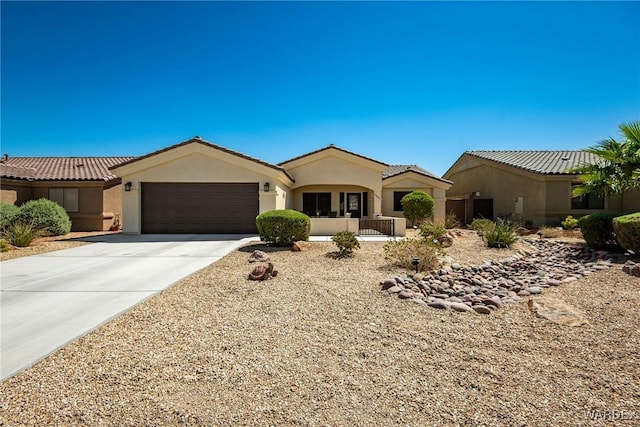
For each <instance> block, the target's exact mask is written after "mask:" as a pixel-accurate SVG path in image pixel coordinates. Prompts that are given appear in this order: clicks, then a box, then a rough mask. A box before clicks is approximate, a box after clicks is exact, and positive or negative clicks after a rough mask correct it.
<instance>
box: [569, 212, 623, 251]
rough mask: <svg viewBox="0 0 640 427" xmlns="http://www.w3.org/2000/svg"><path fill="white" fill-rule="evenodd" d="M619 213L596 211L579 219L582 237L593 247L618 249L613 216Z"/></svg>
mask: <svg viewBox="0 0 640 427" xmlns="http://www.w3.org/2000/svg"><path fill="white" fill-rule="evenodd" d="M617 216H618V215H617V214H606V213H594V214H590V215H586V216H583V217H582V218H580V219H579V220H578V225H579V226H580V231H581V232H582V237H584V240H585V242H587V245H588V246H589V247H590V248H591V249H618V248H619V246H618V241H617V240H616V235H615V234H614V232H613V218H615V217H617Z"/></svg>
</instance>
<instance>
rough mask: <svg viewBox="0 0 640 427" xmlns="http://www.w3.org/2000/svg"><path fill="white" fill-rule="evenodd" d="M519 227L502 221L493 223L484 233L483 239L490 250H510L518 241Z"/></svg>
mask: <svg viewBox="0 0 640 427" xmlns="http://www.w3.org/2000/svg"><path fill="white" fill-rule="evenodd" d="M516 228H517V226H516V225H514V224H512V223H510V222H508V221H504V220H502V219H498V220H497V221H496V222H492V223H491V225H490V226H488V227H487V228H485V229H484V231H483V232H482V238H483V239H484V241H485V242H486V243H487V246H488V247H490V248H508V247H510V246H511V245H512V244H514V243H515V242H516V241H518V235H517V234H516Z"/></svg>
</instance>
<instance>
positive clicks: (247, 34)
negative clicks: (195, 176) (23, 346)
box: [0, 1, 640, 175]
mask: <svg viewBox="0 0 640 427" xmlns="http://www.w3.org/2000/svg"><path fill="white" fill-rule="evenodd" d="M0 12H1V16H2V27H1V31H2V34H1V36H2V37H1V40H2V41H1V42H2V46H1V47H2V49H1V55H2V64H1V65H2V70H1V71H2V74H1V78H2V82H1V83H2V87H1V101H2V105H1V108H2V109H1V114H2V116H1V119H2V123H1V138H2V140H1V144H2V148H1V150H2V153H9V155H11V156H52V155H53V156H92V155H101V156H102V155H104V156H111V155H142V154H146V153H149V152H151V151H155V150H157V149H161V148H164V147H166V146H168V145H172V144H174V143H177V142H180V141H184V140H186V139H189V138H191V137H192V136H194V135H200V136H201V137H203V138H204V139H207V140H209V141H212V142H215V143H218V144H220V145H223V146H225V147H228V148H231V149H234V150H238V151H241V152H243V153H245V154H248V155H251V156H254V157H257V158H260V159H263V160H266V161H269V162H273V163H277V162H280V161H283V160H287V159H289V158H291V157H295V156H298V155H300V154H304V153H306V152H308V151H312V150H316V149H318V148H321V147H324V146H326V145H328V144H331V143H333V144H336V145H338V146H340V147H342V148H345V149H348V150H352V151H355V152H358V153H360V154H363V155H366V156H369V157H373V158H376V159H378V160H381V161H384V162H386V163H390V164H418V165H420V166H422V167H424V168H426V169H428V170H430V171H431V172H433V173H436V174H438V175H441V174H442V173H444V172H445V171H446V169H447V168H448V167H449V166H450V165H451V164H452V163H453V162H454V161H455V160H456V159H457V158H458V157H459V156H460V155H461V154H462V153H463V152H464V151H465V150H487V149H496V150H500V149H539V150H544V149H547V150H550V149H580V148H584V147H587V146H591V145H594V144H596V143H597V142H598V141H599V140H600V139H603V138H605V137H608V136H613V137H618V136H619V134H618V125H619V124H620V123H622V122H627V121H630V120H637V119H640V25H638V22H640V3H639V2H584V3H583V2H566V3H562V2H518V3H502V2H498V3H491V2H407V3H388V2H373V3H368V2H328V3H324V2H313V3H309V2H283V3H271V2H258V3H249V2H233V3H225V2H193V3H182V2H180V3H177V2H67V3H65V2H5V1H3V2H2V4H1V11H0Z"/></svg>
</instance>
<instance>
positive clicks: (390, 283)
mask: <svg viewBox="0 0 640 427" xmlns="http://www.w3.org/2000/svg"><path fill="white" fill-rule="evenodd" d="M380 285H381V286H382V290H383V291H386V290H387V289H389V288H392V287H394V286H396V281H395V280H393V279H386V280H383V281H382V282H380Z"/></svg>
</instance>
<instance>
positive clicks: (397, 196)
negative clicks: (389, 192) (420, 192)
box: [393, 191, 411, 212]
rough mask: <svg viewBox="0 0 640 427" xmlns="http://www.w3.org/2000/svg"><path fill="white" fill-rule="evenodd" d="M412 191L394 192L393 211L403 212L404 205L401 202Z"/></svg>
mask: <svg viewBox="0 0 640 427" xmlns="http://www.w3.org/2000/svg"><path fill="white" fill-rule="evenodd" d="M409 193H411V191H394V192H393V210H394V211H396V212H402V203H400V200H402V198H403V197H404V196H406V195H407V194H409Z"/></svg>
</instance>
